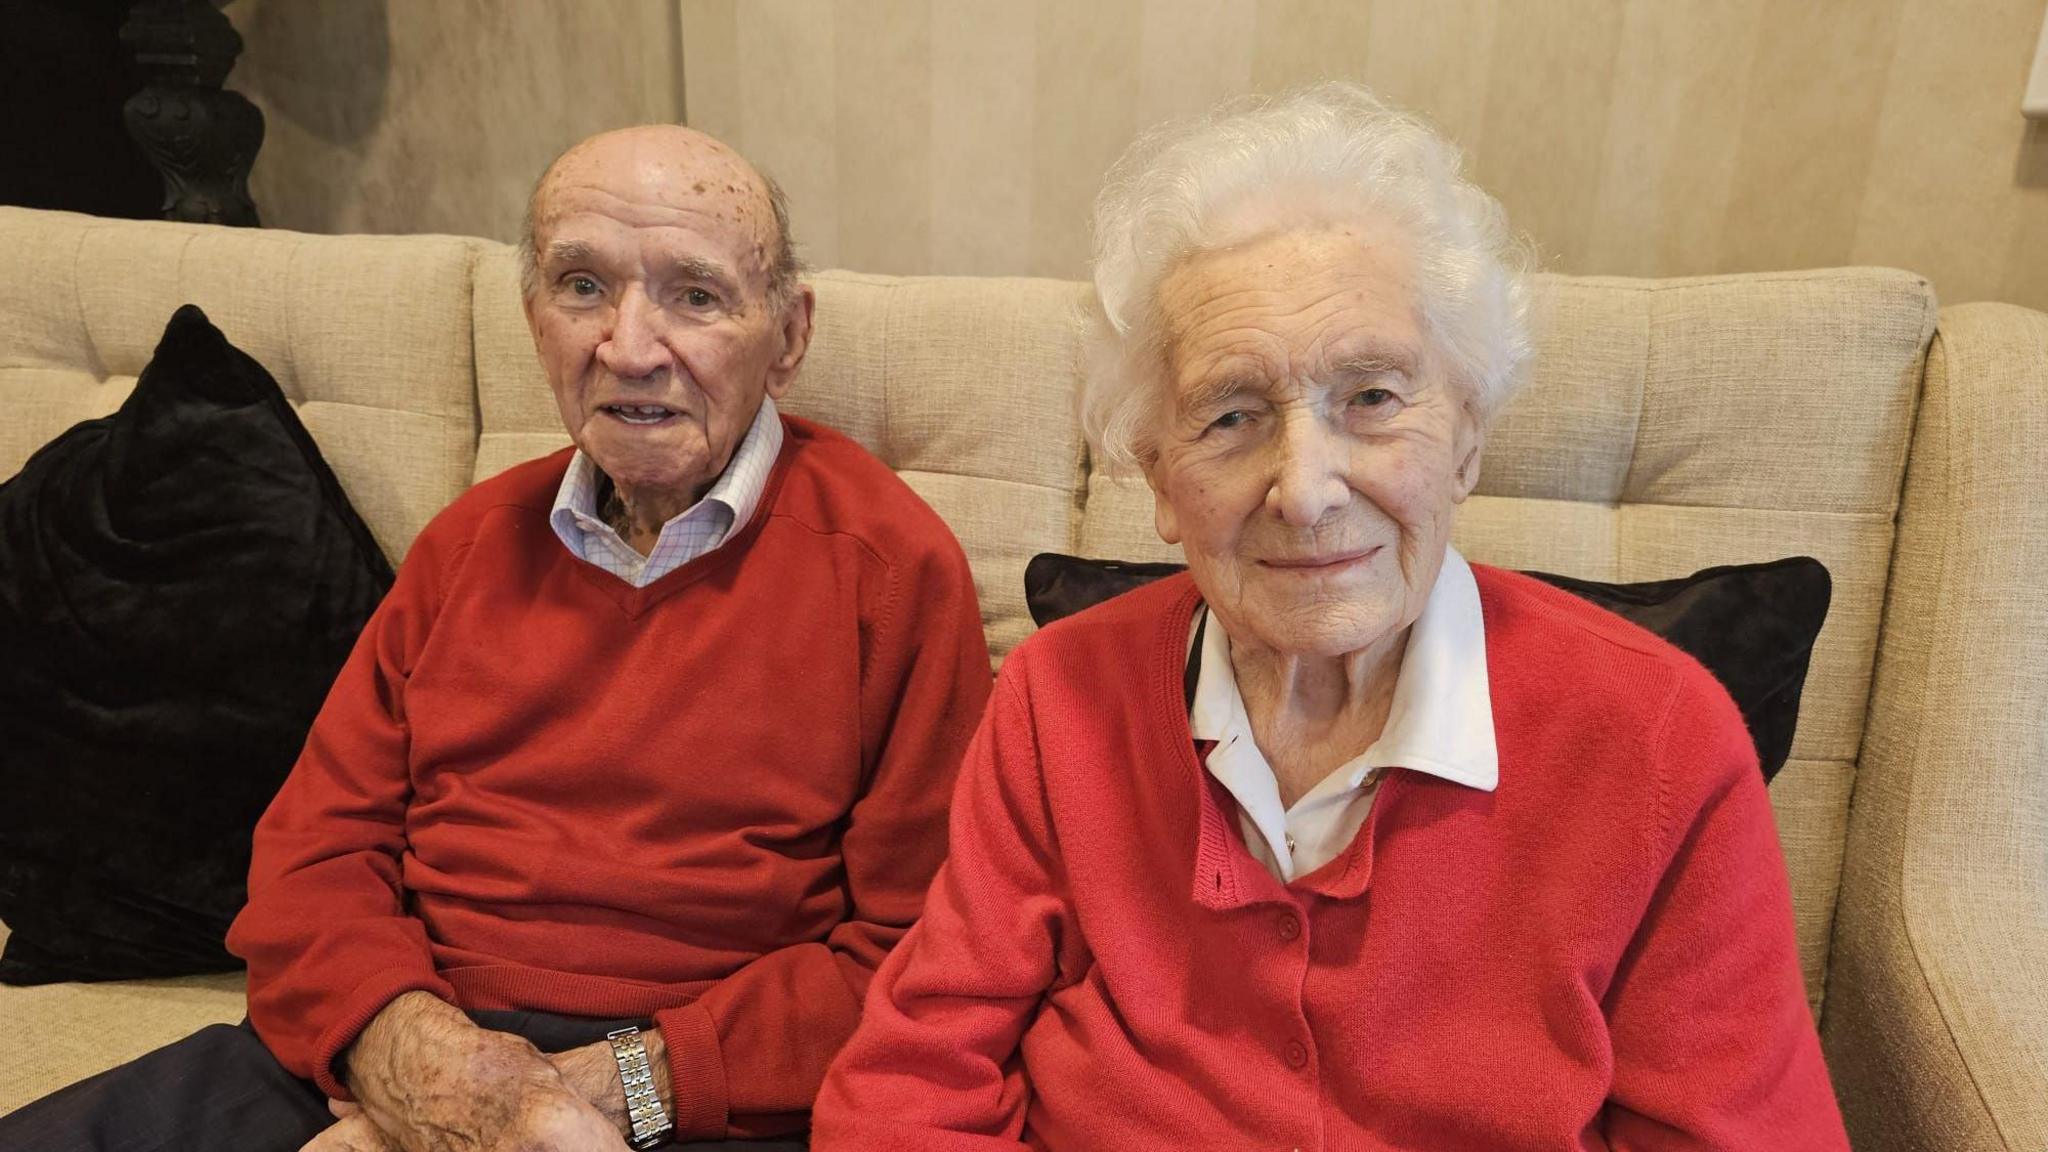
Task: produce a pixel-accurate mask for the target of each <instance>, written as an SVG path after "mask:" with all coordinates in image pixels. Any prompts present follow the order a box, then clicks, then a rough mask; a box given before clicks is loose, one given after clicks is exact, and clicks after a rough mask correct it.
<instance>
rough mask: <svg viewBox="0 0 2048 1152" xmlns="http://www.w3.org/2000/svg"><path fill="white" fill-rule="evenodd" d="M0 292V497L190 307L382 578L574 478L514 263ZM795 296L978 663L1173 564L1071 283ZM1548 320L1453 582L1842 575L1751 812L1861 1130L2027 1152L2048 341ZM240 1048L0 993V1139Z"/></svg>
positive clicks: (1802, 300) (2040, 893)
mask: <svg viewBox="0 0 2048 1152" xmlns="http://www.w3.org/2000/svg"><path fill="white" fill-rule="evenodd" d="M0 253H4V254H5V255H4V257H0V259H4V261H5V268H6V272H7V274H6V275H5V276H4V277H0V413H4V416H0V476H5V475H11V474H12V473H13V472H14V471H15V470H16V469H18V468H19V466H20V464H21V462H22V461H23V460H24V459H26V458H27V456H28V455H29V453H30V452H32V451H33V450H34V449H35V448H36V447H37V446H38V445H40V444H41V443H43V442H44V441H46V440H48V439H49V438H50V437H52V436H54V435H56V434H57V433H58V432H60V431H62V430H63V429H64V428H66V427H68V426H69V425H71V424H72V423H74V422H76V421H78V420H82V419H85V418H88V417H92V416H97V415H100V414H102V413H105V412H108V411H110V410H112V409H113V408H114V407H115V406H116V405H118V404H119V403H120V401H121V399H122V398H123V396H124V395H125V394H126V393H127V391H128V390H129V388H130V387H131V386H132V384H133V382H134V378H135V375H136V373H137V372H138V371H140V369H141V368H142V366H143V365H144V363H145V362H146V361H147V360H148V358H149V355H150V351H151V349H152V347H153V345H154V343H155V341H156V339H157V337H158V334H159V333H160V331H161V329H162V326H163V324H164V322H165V320H166V319H167V318H168V317H169V315H170V313H171V311H172V310H173V309H174V308H175V307H176V306H177V305H178V304H180V303H183V302H186V301H193V302H196V303H198V304H200V305H201V306H202V307H204V308H205V309H206V311H207V313H208V315H210V316H211V317H212V318H213V320H214V321H215V322H216V323H217V324H219V325H220V326H221V328H222V329H224V330H225V331H226V332H227V334H228V335H229V337H230V338H232V339H233V340H234V341H235V342H236V343H237V344H238V345H240V346H241V347H242V348H243V349H244V350H246V351H248V352H250V353H251V354H253V355H254V356H255V357H256V358H257V359H259V360H260V361H262V362H263V363H264V364H265V365H267V366H268V367H269V368H270V370H271V371H272V372H273V373H275V374H276V376H277V378H278V381H279V383H280V384H281V385H282V386H283V388H284V390H285V392H286V393H287V394H288V395H289V396H290V397H291V398H292V400H293V401H294V402H295V403H296V404H297V406H298V411H299V415H300V417H301V418H302V419H303V420H304V422H305V424H306V426H307V427H308V428H309V429H310V430H311V432H312V434H313V436H314V437H315V439H316V440H318V442H319V443H320V445H321V448H322V450H323V452H324V453H325V454H326V456H327V458H328V460H329V461H330V462H331V463H332V465H333V467H334V470H335V472H336V473H337V474H338V475H339V477H340V478H341V481H342V483H343V486H344V487H345V488H346V489H347V490H348V493H349V495H350V497H351V499H352V500H353V501H354V502H355V504H356V507H357V508H358V509H359V510H360V511H361V512H362V513H363V515H364V517H365V518H366V519H367V520H368V521H369V523H370V525H371V527H372V529H373V530H374V531H375V533H376V535H377V538H378V540H379V541H380V542H381V543H382V544H383V546H384V548H385V549H386V551H387V552H388V553H389V554H390V556H391V557H392V558H393V559H394V560H397V559H400V558H402V557H403V556H404V554H405V551H406V548H407V545H408V543H409V542H410V541H411V540H412V538H413V536H414V534H415V533H417V532H418V531H419V529H420V527H421V525H423V524H425V523H426V521H427V520H428V518H429V517H431V516H432V515H433V514H434V513H435V511H436V510H437V509H439V508H440V507H442V506H443V505H445V504H446V503H448V501H449V500H451V499H452V498H453V497H454V496H455V495H456V494H457V493H458V492H460V491H461V490H462V489H463V487H464V486H465V485H468V484H470V483H472V482H473V481H475V480H477V479H480V478H482V477H485V476H489V475H491V474H492V473H494V472H497V471H498V470H500V469H502V468H504V467H506V466H508V465H510V464H512V463H515V462H517V461H520V460H525V459H528V458H530V457H533V456H536V455H539V454H541V453H544V452H547V451H549V450H552V449H554V448H556V447H558V446H560V445H562V444H564V443H566V440H565V438H564V436H563V435H562V433H561V430H560V428H559V426H558V425H557V423H556V418H555V416H554V413H553V409H552V404H551V401H550V398H549V395H548V392H547V390H546V387H545V385H544V383H543V381H542V378H541V375H540V370H539V367H538V365H537V364H536V362H535V358H534V354H533V348H532V344H531V342H530V340H529V338H528V336H527V333H526V329H525V326H524V324H523V322H522V320H521V317H520V313H519V307H518V300H517V296H516V291H515V287H514V264H513V253H512V251H511V250H510V249H509V248H506V247H504V246H502V245H498V244H494V243H488V242H484V241H478V240H469V239H461V238H454V237H440V236H417V237H318V236H302V235H295V234H291V233H283V232H263V231H234V230H228V229H218V228H207V227H197V226H184V225H171V224H156V223H135V222H120V221H108V220H99V219H94V218H90V217H83V216H74V215H67V214H58V213H41V212H31V211H25V210H20V209H0ZM814 282H815V284H816V286H817V292H818V312H817V316H818V329H817V338H816V342H815V344H814V345H813V348H812V351H811V355H810V358H809V360H808V361H807V362H806V365H805V369H804V374H803V377H802V379H801V380H800V381H799V383H798V385H797V388H796V390H795V392H794V395H793V397H792V399H791V401H790V404H789V408H790V409H791V410H793V411H795V412H797V413H799V414H802V415H806V416H812V417H816V418H818V419H821V420H824V421H825V422H827V423H830V424H833V425H835V426H837V427H839V428H841V429H843V430H845V431H847V432H849V433H851V434H852V435H854V436H856V437H858V438H859V439H860V440H861V441H862V442H863V443H865V444H866V445H868V446H869V447H870V448H871V449H872V450H874V451H875V452H876V453H877V454H878V455H880V456H881V457H882V459H884V460H886V461H887V462H888V463H889V464H890V465H892V466H893V467H895V468H896V469H898V470H899V471H900V472H901V474H902V475H903V476H904V478H905V479H906V480H908V481H909V483H910V484H911V485H912V486H913V487H915V488H916V489H917V490H918V491H919V492H920V493H921V494H923V496H924V497H925V499H926V500H927V501H929V502H930V503H931V505H932V506H933V507H934V508H936V509H937V510H938V511H939V513H940V514H941V515H943V516H944V517H945V518H946V519H947V521H948V522H949V523H950V524H951V525H952V526H953V528H954V530H955V531H956V532H957V533H958V534H959V536H960V538H961V540H962V542H963V543H964V544H965V546H966V549H967V553H968V555H969V556H970V557H971V558H972V560H973V563H974V568H975V574H976V578H977V582H978V584H979V588H980V593H981V604H982V612H983V619H984V623H985V624H986V626H987V629H988V636H989V640H990V643H991V646H992V648H993V649H994V650H995V652H996V653H997V654H998V656H1000V654H1001V653H1003V652H1006V651H1008V650H1009V649H1010V648H1011V647H1012V646H1014V645H1015V644H1016V643H1017V642H1018V641H1019V640H1021V639H1022V638H1023V637H1024V636H1025V635H1026V634H1027V633H1028V632H1029V631H1030V627H1031V625H1030V622H1029V619H1028V617H1027V616H1026V614H1025V611H1024V605H1023V601H1022V596H1021V576H1022V572H1023V568H1024V564H1025V562H1026V561H1027V560H1028V559H1029V558H1030V557H1031V555H1032V554H1033V553H1036V552H1039V551H1049V550H1058V551H1067V552H1078V553H1085V554H1088V555H1094V556H1115V557H1126V558H1160V557H1164V558H1171V557H1172V552H1171V550H1169V549H1167V548H1165V547H1164V546H1163V545H1161V544H1160V543H1159V542H1158V540H1157V539H1156V538H1155V537H1154V535H1153V533H1152V530H1151V516H1150V508H1149V501H1148V498H1147V496H1146V495H1145V493H1144V490H1143V487H1142V485H1141V484H1139V483H1137V482H1135V481H1132V480H1130V479H1128V478H1120V477H1115V476H1111V475H1107V474H1104V473H1103V472H1100V471H1097V470H1096V469H1095V468H1094V467H1093V466H1092V465H1091V461H1090V459H1089V456H1088V453H1087V450H1086V448H1085V446H1084V444H1083V442H1082V440H1081V437H1080V435H1079V433H1078V431H1077V428H1076V425H1075V421H1074V418H1073V414H1072V413H1073V396H1074V390H1075V383H1076V368H1075V364H1076V356H1075V349H1076V332H1077V319H1078V317H1079V315H1080V309H1081V305H1082V304H1083V302H1084V301H1085V299H1086V290H1085V288H1084V287H1083V286H1082V285H1079V284H1074V283H1066V282H1059V281H1048V280H995V279H937V278H931V279H898V278H891V277H882V276H867V275H860V274H856V273H849V272H825V273H821V274H819V275H818V276H816V277H815V279H814ZM1540 299H1541V306H1540V315H1539V332H1540V354H1539V356H1538V360H1537V364H1536V369H1535V373H1534V379H1533V382H1532V383H1531V384H1530V386H1529V388H1528V390H1527V391H1526V392H1525V393H1524V395H1523V396H1522V397H1521V399H1519V400H1518V401H1517V402H1516V404H1515V405H1514V406H1513V407H1512V408H1511V409H1510V410H1509V412H1508V413H1507V414H1506V416H1505V417H1504V418H1503V419H1502V420H1501V422H1500V424H1499V426H1498V427H1497V429H1496V430H1495V432H1494V434H1493V437H1492V440H1491V443H1490V445H1489V449H1488V453H1487V457H1486V462H1485V470H1484V478H1483V479H1482V481H1481V484H1480V488H1479V494H1478V495H1477V496H1476V497H1474V499H1473V500H1472V501H1471V502H1470V503H1469V504H1468V505H1467V506H1466V507H1465V509H1464V510H1463V512H1462V513H1461V516H1460V520H1459V524H1458V529H1457V541H1458V544H1459V546H1460V547H1461V548H1463V549H1464V550H1465V551H1466V553H1467V554H1468V555H1470V556H1472V557H1473V558H1475V559H1479V560H1484V561H1489V562H1492V563H1496V564H1504V565H1511V566H1517V567H1539V568H1543V569H1547V570H1551V571H1557V572H1565V573H1571V574H1574V575H1580V576H1585V577H1590V578H1595V579H1607V580H1617V579H1623V580H1627V579H1650V578H1657V577H1664V576H1670V575H1674V574H1682V573H1685V572H1689V571H1691V570H1693V569H1696V568H1700V567H1705V566H1708V565H1712V564H1717V563H1729V562H1736V561H1747V560H1758V559H1765V558H1770V557H1777V556H1782V555H1788V554H1795V553H1806V554H1811V555H1814V556H1817V557H1819V558H1820V559H1821V560H1823V561H1824V562H1825V563H1826V564H1827V566H1828V568H1829V569H1830V570H1831V571H1832V572H1833V574H1834V580H1835V595H1834V608H1833V611H1832V613H1831V616H1830V618H1829V621H1828V625H1827V629H1826V631H1825V632H1824V633H1823V634H1822V637H1821V641H1820V644H1819V647H1818V648H1817V650H1816V653H1815V657H1814V664H1813V668H1812V672H1811V675H1810V677H1809V679H1808V681H1807V688H1806V695H1805V703H1804V707H1803V711H1802V715H1801V718H1800V725H1799V733H1798V738H1797V741H1796V743H1795V745H1794V748H1793V752H1792V760H1791V762H1790V763H1789V764H1788V766H1787V767H1786V768H1785V770H1784V772H1783V774H1782V775H1781V776H1780V777H1779V779H1778V780H1777V782H1776V783H1775V784H1774V786H1773V787H1772V790H1771V794H1772V800H1773V803H1774V805H1775V807H1776V810H1777V816H1778V820H1779V827H1780V832H1781V836H1782V840H1783V844H1784V849H1785V856H1786V860H1787V863H1788V865H1789V868H1790V871H1791V876H1792V883H1793V889H1794V895H1795V901H1796V905H1797V917H1798V932H1799V940H1800V945H1801V950H1802V955H1803V960H1804V965H1805V972H1806V980H1807V988H1808V992H1809V994H1810V996H1811V999H1812V1003H1813V1006H1814V1009H1815V1012H1816V1015H1817V1018H1818V1020H1819V1022H1820V1028H1821V1031H1822V1034H1823V1038H1824V1042H1825V1045H1826V1050H1827V1053H1828V1057H1829V1061H1830V1064H1831V1067H1832V1068H1833V1070H1834V1075H1835V1083H1836V1086H1837V1089H1838V1091H1839V1092H1840V1095H1841V1098H1842V1102H1843V1108H1844V1111H1845V1114H1846V1115H1847V1117H1848V1121H1849V1126H1850V1130H1851V1132H1852V1133H1853V1135H1854V1136H1855V1138H1856V1142H1857V1145H1858V1147H1859V1148H1864V1149H2011V1150H2020V1149H2025V1150H2028V1152H2041V1150H2043V1149H2048V772H2044V771H2043V767H2042V766H2043V764H2044V763H2048V644H2044V642H2043V640H2042V637H2043V636H2044V635H2048V595H2044V592H2048V580H2044V577H2043V573H2044V571H2048V496H2044V493H2043V491H2042V490H2043V488H2044V486H2048V316H2043V315H2040V314H2037V313H2034V312H2030V311H2025V310H2022V309H2018V308H2011V307H2005V306H1999V305H1969V306H1964V307H1960V308H1951V309H1947V310H1945V311H1940V312H1937V310H1936V305H1935V301H1934V297H1933V295H1932V293H1931V292H1930V290H1929V288H1928V286H1927V284H1926V283H1925V282H1924V281H1922V280H1920V279H1919V278H1917V277H1915V276H1912V275H1910V274H1907V273H1903V272H1895V271H1886V270H1873V269H1848V270H1835V271H1816V272H1798V273H1781V274H1769V275H1752V276H1730V277H1716V278H1708V279H1696V280H1676V281H1643V280H1623V279H1601V278H1570V277H1548V278H1545V279H1544V280H1543V282H1542V285H1541V292H1540ZM0 658H4V654H0ZM0 788H4V785H0ZM241 1011H242V1004H241V999H240V981H239V978H238V977H232V976H223V977H205V978H191V979H183V980H167V981H152V982H136V983H127V984H112V985H101V986H81V985H59V986H53V987H44V988H33V989H0V1021H4V1026H0V1110H5V1109H8V1108H11V1107H15V1106H18V1105H19V1104H20V1103H22V1102H24V1101H25V1100H28V1099H31V1098H33V1097H35V1096H38V1095H40V1094H42V1093H43V1092H46V1091H48V1090H51V1089H53V1088H55V1087H57V1086H59V1085H61V1084H64V1083H66V1082H69V1081H70V1080H72V1079H74V1078H76V1077H79V1076H82V1075H85V1074H87V1073H90V1072H92V1071H95V1070H97V1069H99V1068H102V1067H106V1066H108V1065H111V1064H113V1063H116V1062H119V1061H121V1060H123V1059H126V1058H128V1057H131V1056H133V1055H136V1054H138V1053H139V1052H141V1051H144V1050H147V1049H148V1048H150V1047H153V1046H155V1045H157V1044H160V1043H163V1042H166V1041H169V1040H171V1039H174V1038H176V1037H178V1036H181V1035H183V1034H185V1033H186V1032H188V1031H190V1030H191V1029H193V1028H195V1027H197V1026H198V1025H200V1024H202V1023H207V1022H211V1021H217V1020H233V1019H236V1018H238V1017H239V1016H240V1014H241Z"/></svg>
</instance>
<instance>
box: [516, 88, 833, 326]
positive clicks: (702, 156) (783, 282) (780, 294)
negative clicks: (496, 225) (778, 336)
mask: <svg viewBox="0 0 2048 1152" xmlns="http://www.w3.org/2000/svg"><path fill="white" fill-rule="evenodd" d="M564 192H571V193H576V194H577V195H574V196H572V197H570V198H571V199H576V200H583V199H587V196H588V194H590V193H595V194H597V195H600V196H611V195H623V196H624V197H626V198H629V199H634V200H638V201H641V202H643V203H645V204H648V205H655V206H659V205H667V206H670V207H674V208H678V209H684V210H691V211H697V212H700V213H703V214H708V215H709V216H711V217H712V218H713V219H714V220H717V221H721V222H723V223H724V224H725V225H726V226H728V227H732V228H734V229H735V230H737V231H740V232H741V233H743V234H745V235H747V236H748V237H749V238H750V239H751V241H752V243H753V245H754V247H755V249H756V254H757V256H756V259H757V263H758V270H759V273H760V275H761V276H762V277H763V279H764V282H765V285H766V291H767V294H768V295H769V297H770V298H771V299H773V300H774V301H776V302H777V303H778V304H780V303H786V302H787V301H788V299H789V297H790V293H791V292H792V291H793V290H794V289H795V287H796V283H797V277H798V276H800V275H801V274H802V271H803V267H802V264H801V263H800V262H799V261H798V259H797V256H796V245H795V242H794V241H793V240H792V238H791V236H790V230H789V208H788V204H787V202H786V201H785V199H784V197H783V195H782V189H781V188H780V187H778V186H777V185H776V183H775V181H774V180H772V179H770V178H769V177H768V176H767V175H765V174H764V173H762V172H760V171H759V170H757V169H756V168H755V167H754V166H753V165H752V164H750V163H748V162H747V160H746V158H745V157H743V156H741V155H740V154H739V153H738V152H736V151H734V150H733V149H732V148H731V147H729V146H727V145H726V144H725V143H724V142H723V141H720V140H718V139H717V138H715V137H713V136H710V135H707V134H705V133H703V132H699V131H698V130H696V129H694V128H689V127H685V126H683V125H680V124H645V125H640V126H638V127H633V128H620V129H616V130H614V131H610V132H601V133H599V134H597V135H595V136H592V137H589V138H588V139H585V140H583V141H582V142H580V143H578V144H576V145H574V146H572V147H571V148H570V149H569V150H568V151H566V152H564V153H562V154H561V155H560V156H558V157H556V158H555V160H554V162H553V163H551V164H549V165H548V167H547V169H546V170H545V171H544V172H542V173H541V176H540V179H539V180H538V181H536V182H535V183H534V187H533V193H532V195H530V196H529V197H528V198H527V202H526V219H525V221H524V224H523V226H522V227H521V230H520V243H519V269H520V287H521V290H522V292H523V293H524V294H525V295H527V296H529V297H530V296H531V295H532V294H533V293H534V291H535V290H536V289H537V288H538V286H539V281H538V273H539V265H540V260H539V256H540V254H541V250H542V249H541V246H542V245H543V244H544V243H546V239H545V237H546V236H547V234H548V233H549V231H550V229H551V226H552V225H553V224H554V222H555V220H556V219H558V218H559V217H560V216H561V215H562V212H563V211H564V205H563V204H562V203H561V201H562V200H563V199H564V197H563V193H564Z"/></svg>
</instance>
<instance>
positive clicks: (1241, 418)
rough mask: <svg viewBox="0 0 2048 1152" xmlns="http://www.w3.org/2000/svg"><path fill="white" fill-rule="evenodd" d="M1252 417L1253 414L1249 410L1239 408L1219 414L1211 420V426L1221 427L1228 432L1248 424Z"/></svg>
mask: <svg viewBox="0 0 2048 1152" xmlns="http://www.w3.org/2000/svg"><path fill="white" fill-rule="evenodd" d="M1251 418H1252V414H1251V413H1250V412H1247V411H1245V410H1244V409H1242V408H1238V409H1235V410H1233V411H1230V412H1225V413H1224V414H1223V415H1221V416H1218V417H1217V418H1215V419H1214V420H1211V421H1209V427H1211V428H1216V429H1220V430H1222V431H1226V432H1227V431H1229V430H1230V429H1232V428H1242V427H1244V426H1245V425H1246V424H1248V423H1250V422H1251Z"/></svg>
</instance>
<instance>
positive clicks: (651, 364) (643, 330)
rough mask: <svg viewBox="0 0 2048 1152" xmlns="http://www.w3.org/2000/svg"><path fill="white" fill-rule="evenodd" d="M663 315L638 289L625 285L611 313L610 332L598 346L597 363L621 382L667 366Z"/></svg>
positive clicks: (654, 372) (638, 377)
mask: <svg viewBox="0 0 2048 1152" xmlns="http://www.w3.org/2000/svg"><path fill="white" fill-rule="evenodd" d="M662 328H663V325H662V315H661V309H660V308H658V307H657V306H656V305H655V303H654V301H652V300H650V299H648V297H647V293H646V292H645V291H644V290H642V289H641V288H640V286H639V285H628V286H627V288H626V290H625V291H624V292H623V293H622V294H621V295H620V297H619V303H618V307H617V308H615V309H614V310H613V311H612V326H611V331H610V332H607V333H606V334H605V339H604V341H603V342H602V343H600V344H599V345H598V346H597V359H598V363H600V364H602V365H604V368H605V370H606V371H607V372H610V373H611V374H612V375H614V376H617V377H619V378H620V379H622V380H639V379H643V378H645V377H648V376H653V375H654V374H656V373H658V372H660V371H661V370H662V369H663V368H665V367H667V366H668V362H669V352H668V346H667V345H666V344H664V343H663V342H662Z"/></svg>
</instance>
